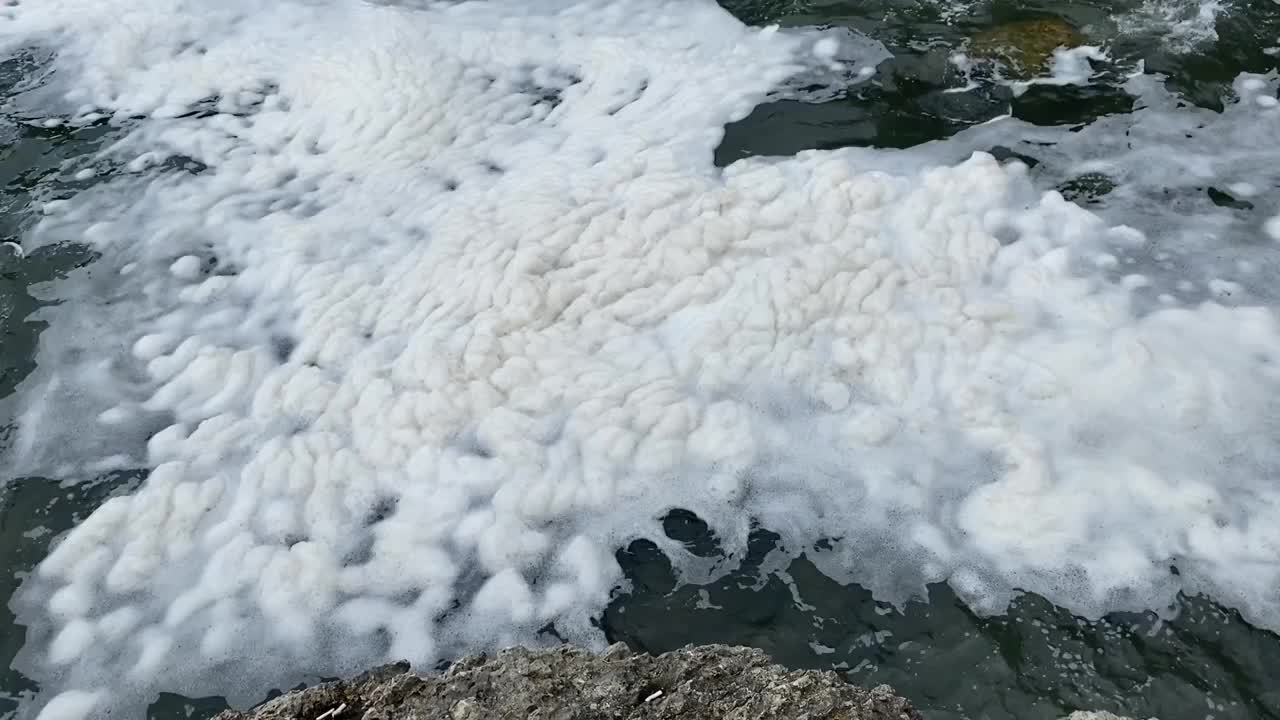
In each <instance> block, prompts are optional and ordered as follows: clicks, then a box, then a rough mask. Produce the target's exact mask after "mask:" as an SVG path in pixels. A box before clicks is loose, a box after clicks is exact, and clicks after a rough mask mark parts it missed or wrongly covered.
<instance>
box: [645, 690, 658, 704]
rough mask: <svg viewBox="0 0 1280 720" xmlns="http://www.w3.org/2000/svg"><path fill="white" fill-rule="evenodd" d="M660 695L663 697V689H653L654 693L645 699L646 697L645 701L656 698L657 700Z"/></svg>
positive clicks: (651, 700)
mask: <svg viewBox="0 0 1280 720" xmlns="http://www.w3.org/2000/svg"><path fill="white" fill-rule="evenodd" d="M660 697H662V691H661V690H654V691H653V694H652V695H650V696H649V697H647V698H645V699H644V701H645V702H653V701H654V700H657V699H658V698H660Z"/></svg>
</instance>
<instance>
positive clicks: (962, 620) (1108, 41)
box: [0, 0, 1280, 719]
mask: <svg viewBox="0 0 1280 720" xmlns="http://www.w3.org/2000/svg"><path fill="white" fill-rule="evenodd" d="M722 4H724V5H725V6H726V7H727V8H728V9H729V10H730V11H732V12H733V13H735V14H736V15H737V16H738V17H740V18H741V19H743V20H744V21H746V22H749V23H753V24H765V23H773V22H776V23H780V24H783V25H813V24H818V25H830V26H848V27H852V28H855V29H857V30H859V31H861V32H864V33H866V34H868V35H870V36H872V37H874V38H876V39H878V40H880V41H881V42H883V43H884V44H885V45H886V46H887V47H888V49H889V50H890V52H892V53H893V55H894V57H893V59H891V60H888V61H886V62H885V63H883V64H882V65H881V66H880V67H879V68H878V72H877V74H876V76H874V77H873V78H872V79H871V80H870V81H869V82H867V83H864V84H862V85H860V86H857V87H856V88H854V89H853V90H851V91H850V92H848V93H847V94H845V95H844V96H841V97H837V98H834V99H829V100H828V101H826V102H822V103H806V102H800V101H795V100H780V101H777V102H772V103H767V104H765V105H762V106H761V107H759V108H757V110H756V111H755V112H754V113H752V114H751V115H750V116H749V117H747V118H745V119H743V120H742V121H740V122H737V123H734V124H733V125H731V126H729V127H728V128H727V131H726V136H725V139H724V141H723V143H722V145H721V147H720V148H719V150H718V152H717V160H718V162H719V163H720V164H727V163H729V162H732V161H733V160H735V159H738V158H741V157H745V156H750V155H761V154H765V155H779V154H791V153H795V152H798V151H801V150H804V149H809V148H835V147H843V146H879V147H908V146H911V145H915V144H919V143H923V142H927V141H930V140H935V139H939V138H943V137H947V136H949V135H952V134H954V133H956V132H959V131H961V130H963V129H965V128H967V127H971V126H973V125H975V124H978V123H982V122H984V121H987V120H990V119H992V118H994V117H997V116H1000V115H1003V114H1006V113H1011V114H1012V115H1014V116H1015V117H1018V118H1021V119H1024V120H1027V121H1029V122H1032V123H1036V124H1040V125H1068V126H1072V125H1078V124H1081V123H1087V122H1089V121H1091V120H1093V119H1095V118H1097V117H1100V116H1103V115H1108V114H1114V113H1126V112H1129V111H1131V110H1132V109H1133V106H1134V98H1132V97H1130V96H1129V95H1128V94H1127V93H1126V92H1125V91H1124V90H1123V89H1122V88H1121V87H1120V79H1121V78H1122V77H1123V75H1124V74H1126V73H1128V72H1133V71H1134V69H1135V68H1136V67H1139V62H1141V66H1142V67H1144V68H1145V70H1146V71H1147V72H1156V73H1160V74H1162V75H1165V76H1167V78H1168V79H1167V81H1166V82H1167V84H1168V86H1169V87H1170V88H1172V89H1174V90H1176V91H1177V92H1178V93H1179V94H1180V95H1181V97H1182V98H1183V99H1184V101H1185V102H1186V103H1187V104H1189V105H1196V106H1200V107H1203V108H1207V109H1210V110H1219V109H1221V108H1222V106H1223V101H1224V98H1226V97H1227V96H1228V93H1229V92H1230V87H1231V80H1232V79H1233V78H1234V77H1235V76H1236V75H1237V74H1238V73H1239V72H1241V71H1253V72H1267V71H1270V70H1274V69H1275V68H1276V56H1275V55H1274V54H1269V53H1268V52H1267V51H1268V49H1269V48H1271V46H1273V45H1275V44H1276V43H1277V38H1280V4H1277V3H1274V2H1271V0H1259V1H1257V2H1247V3H1246V2H1240V3H1236V4H1234V5H1232V6H1230V7H1229V8H1228V9H1227V10H1226V11H1225V12H1224V13H1222V14H1220V15H1219V16H1218V19H1217V23H1216V34H1217V39H1216V40H1215V39H1212V38H1210V39H1207V40H1203V41H1201V42H1199V43H1191V47H1185V46H1179V47H1176V48H1175V47H1170V45H1169V44H1168V43H1167V42H1166V41H1165V40H1164V39H1163V38H1162V37H1161V34H1162V32H1163V30H1162V29H1161V28H1160V27H1155V28H1154V29H1152V30H1151V31H1149V32H1142V31H1137V32H1135V31H1133V30H1132V28H1128V29H1125V28H1122V27H1121V25H1122V24H1123V23H1121V22H1120V21H1118V20H1117V19H1116V18H1117V17H1121V18H1123V17H1124V16H1125V13H1126V12H1127V11H1130V10H1134V9H1136V8H1139V7H1140V3H1136V2H1135V3H1130V4H1128V5H1125V4H1121V3H1114V2H1072V3H1047V2H1003V1H997V2H986V3H984V2H975V3H972V4H971V5H958V4H946V3H930V2H909V1H907V0H893V1H891V2H883V3H862V2H847V1H837V0H724V2H723V3H722ZM1187 7H1188V8H1190V9H1189V10H1187V12H1191V14H1194V12H1193V10H1194V6H1193V5H1188V6H1187ZM1046 17H1056V18H1061V19H1064V20H1066V21H1068V22H1069V23H1071V24H1072V25H1073V26H1075V27H1076V28H1078V29H1080V31H1081V33H1082V34H1083V35H1084V37H1085V38H1086V39H1087V40H1088V41H1089V42H1091V43H1096V44H1100V45H1103V46H1105V47H1106V48H1107V50H1108V52H1109V55H1110V59H1109V60H1107V61H1105V62H1104V63H1103V65H1105V67H1101V68H1099V69H1100V70H1102V71H1103V72H1102V74H1101V76H1100V80H1099V81H1097V82H1095V83H1093V84H1091V85H1089V86H1087V87H1035V88H1032V89H1031V90H1030V91H1028V92H1027V93H1026V94H1024V95H1021V96H1015V95H1014V94H1013V93H1012V92H1011V91H1010V89H1009V88H1008V87H1007V86H1005V85H1002V84H1000V83H996V82H990V81H989V80H990V77H987V78H985V80H984V77H983V76H982V75H981V74H979V75H978V76H976V77H977V79H978V80H979V82H978V83H977V85H978V86H977V87H976V88H974V89H972V90H970V91H967V92H945V91H946V90H948V89H952V88H956V87H957V86H962V85H963V84H964V80H965V79H964V78H961V77H958V76H957V72H958V71H957V69H956V67H955V66H954V65H953V64H952V63H951V62H950V61H949V57H950V55H951V54H952V53H953V52H955V51H956V50H958V49H964V48H965V46H966V43H967V42H968V38H970V37H971V36H973V35H974V34H975V33H978V32H981V31H982V30H983V29H986V28H991V27H996V26H1000V25H1002V24H1005V23H1010V22H1014V21H1019V20H1027V19H1038V18H1046ZM1165 29H1167V26H1166V28H1165ZM38 73H39V63H38V62H36V61H35V60H34V59H32V58H21V59H14V60H10V61H8V62H5V63H3V64H0V92H3V93H4V94H5V95H6V96H11V95H12V94H14V93H19V92H22V91H23V90H24V88H25V87H27V86H29V85H30V84H32V83H34V82H38ZM115 132H117V131H116V130H115V129H113V128H111V127H109V126H106V125H101V126H96V127H88V128H79V129H45V128H42V127H36V126H34V125H32V124H30V123H28V122H26V120H25V119H24V118H23V117H21V116H18V115H15V114H14V113H13V112H7V113H5V114H4V115H3V116H0V142H3V144H4V145H3V148H2V149H0V186H2V189H0V235H3V237H0V242H14V243H17V244H18V245H21V243H22V239H23V236H24V233H25V232H26V230H27V229H28V228H29V227H30V226H31V225H32V224H33V223H34V222H35V221H36V219H37V216H36V214H35V213H34V212H33V210H32V208H33V207H35V203H37V202H40V201H46V200H49V199H53V198H56V197H63V196H67V195H69V194H71V193H74V192H76V191H77V190H79V189H81V188H83V187H85V186H87V185H89V184H92V182H94V180H76V179H75V177H74V176H72V175H71V174H70V173H71V171H70V162H69V161H71V160H73V159H76V158H82V157H83V156H84V155H85V154H87V153H91V152H93V151H94V150H95V149H97V148H99V147H101V146H102V144H103V143H105V142H108V141H109V140H110V139H111V137H112V135H113V134H115ZM103 170H104V171H106V172H107V173H109V171H110V169H109V168H104V169H103ZM1094 180H1096V182H1095V183H1094V184H1093V185H1091V184H1090V183H1091V182H1093V181H1091V180H1088V179H1086V180H1082V181H1081V183H1080V184H1079V187H1071V188H1065V190H1066V191H1067V194H1068V195H1069V196H1070V197H1073V198H1076V199H1077V200H1078V201H1079V202H1082V203H1087V202H1089V201H1090V199H1091V198H1094V197H1096V196H1097V195H1099V194H1105V192H1106V190H1107V188H1106V187H1105V183H1106V179H1105V178H1100V179H1094ZM1095 185H1096V186H1095ZM1219 200H1221V202H1227V203H1230V202H1234V199H1232V198H1230V197H1227V198H1219V199H1216V200H1215V203H1218V204H1221V203H1219V202H1218V201H1219ZM92 261H93V256H92V254H91V253H90V252H89V251H87V250H86V249H85V248H81V247H76V246H71V245H58V246H46V247H42V248H40V249H38V250H33V251H31V252H30V253H27V254H23V253H21V252H19V251H16V250H14V249H13V248H10V247H0V333H2V335H0V337H2V338H3V339H2V340H0V457H2V456H3V450H4V449H5V448H6V447H7V445H8V444H10V443H12V442H14V441H15V434H14V432H13V420H12V418H11V417H10V413H11V408H9V406H8V405H7V404H6V398H9V399H10V400H11V396H12V394H13V391H14V389H15V388H16V387H17V386H18V384H19V383H20V382H21V381H22V380H23V379H24V378H25V377H27V376H28V375H29V374H30V373H31V372H32V371H33V370H34V369H35V350H36V345H37V340H38V337H39V334H40V332H41V331H42V330H43V329H44V325H43V324H42V323H41V322H40V321H38V320H35V319H32V314H33V313H34V312H35V311H36V310H37V309H38V308H39V307H40V306H42V305H44V304H48V303H56V302H57V297H56V294H55V295H51V294H50V289H51V288H52V290H53V291H54V292H55V293H56V288H57V286H56V284H50V281H54V280H56V279H57V278H58V277H60V276H63V275H65V274H66V273H69V272H73V271H75V272H91V269H92ZM86 268H87V269H86ZM144 477H145V473H144V472H142V471H135V472H116V473H112V474H109V475H104V476H102V477H98V478H94V479H91V480H90V479H84V480H85V481H82V482H79V483H76V484H74V485H63V484H59V483H57V482H54V481H51V480H47V479H43V478H32V477H23V478H17V477H11V476H9V475H7V474H6V473H5V471H4V470H3V469H0V481H2V482H0V508H2V509H0V568H3V570H4V572H0V596H3V597H6V598H7V597H9V596H11V595H12V594H13V592H14V591H15V590H16V588H17V587H18V585H19V584H20V582H21V579H22V577H23V574H24V573H25V572H27V571H29V570H30V569H31V568H32V567H33V566H34V565H35V564H36V563H37V562H38V561H39V560H40V558H42V557H43V555H44V554H45V552H46V551H47V548H48V546H49V543H50V542H51V541H53V540H54V539H55V538H56V536H57V535H58V534H59V533H61V532H63V531H65V530H66V529H68V528H70V527H71V526H72V525H74V523H75V522H77V521H78V520H79V519H81V518H82V517H83V516H84V515H86V514H87V513H88V512H90V511H91V510H92V508H94V507H96V505H97V504H99V503H100V502H102V501H103V500H105V499H106V498H107V497H110V496H111V495H113V494H117V493H124V492H129V491H130V490H131V489H132V488H135V487H137V485H138V484H139V483H140V482H142V481H143V479H144ZM664 525H665V528H666V533H667V535H668V536H669V537H670V538H671V539H674V540H677V541H680V542H683V543H684V546H685V548H686V550H685V551H686V552H688V553H691V554H692V555H694V556H697V557H699V558H701V559H702V560H703V561H704V562H706V563H714V564H716V566H717V567H718V568H719V569H720V570H721V571H722V573H721V574H720V575H719V577H718V579H716V580H714V581H711V582H709V583H707V584H697V583H693V584H687V583H683V582H682V581H681V580H680V578H678V577H677V575H676V573H675V572H674V571H673V569H672V562H671V558H668V557H665V556H664V555H663V554H662V552H661V551H660V550H659V549H658V545H657V544H655V543H654V542H652V541H650V540H644V539H641V540H637V541H635V542H633V543H631V544H630V545H629V546H627V547H625V548H620V549H619V550H618V554H617V557H618V560H619V562H620V564H621V565H622V567H623V569H624V572H625V574H626V577H627V579H628V581H629V583H628V587H627V588H626V589H625V590H620V591H619V592H618V594H617V595H616V596H615V599H614V601H613V602H612V603H611V605H610V606H609V607H608V608H607V610H606V611H605V612H604V613H603V615H602V617H601V618H600V625H601V627H602V628H603V630H604V633H605V635H606V636H607V638H608V639H609V640H610V641H623V642H626V643H628V644H629V645H631V646H632V647H634V648H637V649H640V650H645V651H650V652H662V651H665V650H670V649H674V648H677V647H680V646H682V645H685V644H688V643H709V642H725V643H735V644H746V645H753V646H757V647H760V648H763V649H764V650H766V651H767V652H768V653H769V654H770V655H772V656H773V657H774V658H775V659H776V660H778V661H780V662H782V663H784V664H786V665H789V666H793V667H806V668H823V669H835V670H838V671H841V672H843V673H844V674H845V675H846V676H847V677H848V678H849V679H850V680H851V681H854V682H859V683H882V682H887V683H890V684H892V685H893V686H894V687H895V688H896V689H898V690H899V691H900V692H902V693H904V694H906V695H907V696H908V697H910V698H911V699H912V700H913V701H914V702H915V703H916V704H917V705H918V706H919V707H920V708H921V709H922V710H924V711H925V712H926V714H927V715H929V716H930V717H932V718H938V719H941V718H953V717H954V718H959V717H985V718H1014V717H1016V718H1028V719H1030V718H1054V717H1059V716H1061V715H1062V714H1063V713H1065V712H1067V711H1070V710H1074V709H1082V708H1090V709H1108V710H1113V711H1116V712H1120V713H1123V714H1128V715H1133V716H1135V717H1148V716H1153V715H1156V716H1159V717H1162V718H1168V719H1174V718H1188V719H1189V718H1205V717H1214V718H1273V717H1280V683H1277V682H1275V680H1274V679H1275V677H1276V675H1275V670H1274V668H1278V667H1280V638H1277V636H1276V635H1275V634H1273V633H1271V632H1268V631H1264V630H1260V629H1257V628H1254V627H1251V626H1250V625H1248V624H1247V623H1246V622H1244V621H1243V620H1242V619H1241V618H1240V616H1239V614H1238V613H1236V612H1235V611H1233V610H1231V609H1229V608H1224V607H1221V606H1218V605H1216V604H1215V603H1213V602H1212V600H1210V599H1207V598H1201V597H1182V598H1179V600H1178V604H1177V607H1175V608H1171V609H1168V611H1167V612H1165V613H1162V614H1163V615H1164V616H1165V617H1166V618H1167V619H1160V618H1157V617H1156V616H1155V615H1154V614H1151V613H1148V614H1117V615H1112V616H1108V617H1105V618H1103V619H1101V620H1094V621H1090V620H1085V619H1081V618H1077V617H1073V616H1072V615H1071V614H1070V613H1068V612H1066V611H1064V610H1063V609H1061V608H1058V607H1055V606H1053V605H1052V604H1050V603H1049V602H1047V601H1045V600H1044V599H1042V598H1039V597H1036V596H1033V595H1026V596H1022V597H1020V598H1019V599H1018V600H1017V601H1016V602H1015V603H1014V604H1013V606H1012V607H1010V608H1009V610H1008V612H1007V613H1006V614H1004V615H1001V616H996V617H981V616H978V615H975V614H974V613H973V612H972V611H970V610H969V609H968V608H967V607H966V606H965V605H964V603H963V602H961V601H960V600H959V599H958V598H957V597H956V596H955V594H954V593H952V592H951V591H950V589H949V588H948V587H946V586H945V585H936V586H931V587H930V588H928V597H927V598H923V597H922V598H920V599H919V600H918V601H915V602H912V603H910V604H908V605H906V606H905V607H893V606H889V605H886V604H884V603H881V602H878V601H877V600H876V599H874V598H873V597H871V595H870V593H869V592H868V591H866V590H865V589H863V588H860V587H858V586H856V585H851V586H850V585H841V584H839V583H837V582H836V581H834V580H832V579H830V578H829V577H827V576H825V575H823V574H822V573H821V572H819V571H818V569H817V567H816V566H815V564H814V562H813V558H814V557H816V556H817V555H819V554H821V553H822V552H824V548H823V546H822V545H821V544H819V545H817V546H814V547H812V548H804V549H800V548H782V547H779V544H778V536H776V535H774V534H773V533H770V532H769V531H768V529H766V528H758V529H757V530H756V531H755V532H754V533H753V534H752V537H751V542H750V545H749V549H748V551H747V552H746V553H745V554H744V555H740V556H736V557H733V556H726V555H724V553H723V552H722V551H721V550H720V548H719V546H718V544H717V542H716V540H715V538H714V537H713V536H712V535H711V534H710V533H709V532H708V531H707V528H706V526H705V524H703V523H702V522H701V521H700V520H699V519H698V518H696V517H695V516H693V515H692V514H690V513H687V512H684V511H675V512H672V513H671V514H670V515H668V516H667V517H666V518H665V519H664ZM797 550H804V552H802V553H799V554H798V557H797V552H796V551H797ZM1170 571H1171V572H1176V568H1171V569H1170ZM0 627H2V628H3V631H0V667H3V668H5V669H4V670H2V671H0V718H3V717H10V716H12V715H13V714H14V712H15V711H16V708H17V707H18V703H19V701H20V698H21V697H23V696H25V695H29V694H30V693H32V692H34V691H35V690H36V687H35V686H34V684H32V683H31V682H30V681H29V680H27V679H25V678H23V677H22V676H21V675H20V674H19V673H17V672H16V671H13V670H9V669H7V668H8V666H9V664H10V662H11V660H12V658H13V657H14V656H15V654H16V653H17V652H18V649H19V648H20V647H21V646H22V644H23V642H24V632H23V629H22V628H21V627H18V626H16V625H15V623H14V618H13V616H12V614H11V613H10V612H9V610H8V607H7V605H6V606H5V608H4V609H2V610H0ZM223 706H224V705H223V703H222V702H221V701H220V700H218V699H216V698H210V699H203V700H191V699H186V698H179V697H176V696H164V697H162V698H159V699H158V702H157V703H156V704H155V705H154V706H153V708H152V711H151V713H150V716H151V717H154V718H186V717H210V716H211V715H212V714H214V713H215V712H216V711H217V710H219V709H221V708H222V707H223Z"/></svg>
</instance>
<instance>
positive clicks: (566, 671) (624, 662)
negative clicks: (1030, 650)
mask: <svg viewBox="0 0 1280 720" xmlns="http://www.w3.org/2000/svg"><path fill="white" fill-rule="evenodd" d="M1108 717H1114V716H1108V715H1106V714H1102V713H1099V714H1087V713H1077V714H1076V715H1074V716H1072V718H1073V720H1088V719H1089V718H1093V719H1095V720H1107V719H1108ZM676 718H679V719H680V720H920V718H921V715H920V714H919V713H918V712H917V711H916V710H915V709H914V708H912V707H911V705H910V703H908V702H907V701H906V700H905V699H904V698H902V697H900V696H898V695H897V694H895V693H894V691H893V690H892V689H891V688H889V687H888V686H887V685H881V686H879V687H876V688H871V689H866V688H861V687H858V686H856V685H850V684H848V683H846V682H845V681H844V680H842V679H841V677H840V676H839V675H837V674H835V673H833V672H819V671H813V670H805V671H800V670H787V669H785V668H783V667H781V666H779V665H776V664H774V663H773V662H771V661H770V660H769V658H768V657H767V656H766V655H765V654H764V653H763V652H761V651H760V650H756V649H751V648H742V647H728V646H724V645H708V646H702V647H694V646H690V647H686V648H684V649H681V650H677V651H675V652H669V653H666V654H664V655H660V656H657V657H654V656H651V655H643V654H636V653H632V652H631V651H629V650H627V648H626V647H625V646H623V645H620V644H619V645H614V646H613V647H611V648H609V649H608V651H606V652H604V653H602V654H595V653H592V652H590V651H587V650H583V649H580V648H574V647H569V646H561V647H557V648H552V649H547V650H530V649H527V648H512V649H509V650H504V651H502V652H500V653H497V654H496V655H490V656H486V655H480V656H476V657H471V658H467V659H464V660H461V661H459V662H458V663H455V664H454V665H453V666H451V667H450V668H449V669H448V670H447V671H445V672H444V673H441V674H438V675H418V674H416V673H413V672H410V671H409V669H408V667H407V666H405V665H388V666H385V667H382V668H378V669H376V670H373V671H370V672H368V673H365V674H363V675H360V676H359V677H356V678H353V679H351V680H343V681H339V682H333V683H326V684H323V685H318V686H316V687H312V688H307V689H304V690H298V691H295V692H291V693H288V694H285V695H282V696H280V697H278V698H276V699H274V700H271V701H269V702H267V703H264V704H263V705H261V706H259V707H258V708H256V709H254V710H251V711H249V712H244V713H242V712H233V711H229V712H225V713H223V714H222V715H219V716H218V718H217V719H216V720H436V719H440V720H675V719H676Z"/></svg>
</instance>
